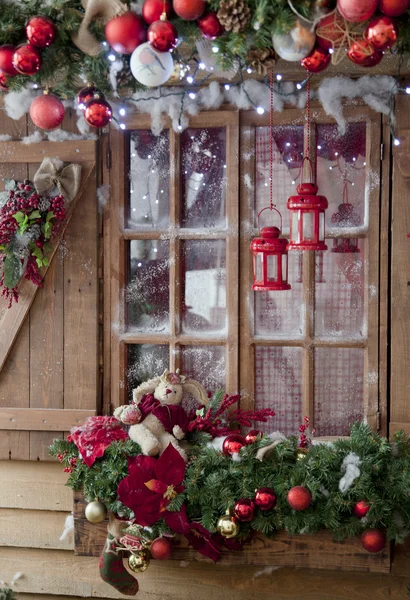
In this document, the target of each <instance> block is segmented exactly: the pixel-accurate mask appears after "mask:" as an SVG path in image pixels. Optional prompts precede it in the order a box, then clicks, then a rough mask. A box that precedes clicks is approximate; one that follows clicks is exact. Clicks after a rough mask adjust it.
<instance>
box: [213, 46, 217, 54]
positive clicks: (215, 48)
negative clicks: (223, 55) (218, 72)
mask: <svg viewBox="0 0 410 600" xmlns="http://www.w3.org/2000/svg"><path fill="white" fill-rule="evenodd" d="M212 52H213V53H214V54H218V52H219V48H218V46H212Z"/></svg>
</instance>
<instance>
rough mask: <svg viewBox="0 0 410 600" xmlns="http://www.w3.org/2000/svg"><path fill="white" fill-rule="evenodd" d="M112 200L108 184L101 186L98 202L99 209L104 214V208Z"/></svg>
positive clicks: (98, 191)
mask: <svg viewBox="0 0 410 600" xmlns="http://www.w3.org/2000/svg"><path fill="white" fill-rule="evenodd" d="M109 199H110V186H109V185H107V184H104V185H100V187H99V188H97V200H98V209H99V210H100V212H102V210H103V208H104V206H105V205H106V204H107V202H108V200H109Z"/></svg>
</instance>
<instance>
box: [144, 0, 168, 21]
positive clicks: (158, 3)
mask: <svg viewBox="0 0 410 600" xmlns="http://www.w3.org/2000/svg"><path fill="white" fill-rule="evenodd" d="M163 12H164V2H163V0H145V2H144V4H143V6H142V18H143V19H144V21H145V22H146V23H147V24H148V25H151V24H152V23H155V21H159V19H160V18H161V15H162V13H163ZM165 12H166V15H167V19H169V18H170V16H171V14H172V6H171V2H170V1H169V0H166V3H165Z"/></svg>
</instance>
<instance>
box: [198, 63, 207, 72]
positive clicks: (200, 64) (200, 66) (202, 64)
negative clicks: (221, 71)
mask: <svg viewBox="0 0 410 600" xmlns="http://www.w3.org/2000/svg"><path fill="white" fill-rule="evenodd" d="M198 67H199V68H200V69H202V70H204V69H206V67H205V64H204V63H203V62H200V63H199V65H198Z"/></svg>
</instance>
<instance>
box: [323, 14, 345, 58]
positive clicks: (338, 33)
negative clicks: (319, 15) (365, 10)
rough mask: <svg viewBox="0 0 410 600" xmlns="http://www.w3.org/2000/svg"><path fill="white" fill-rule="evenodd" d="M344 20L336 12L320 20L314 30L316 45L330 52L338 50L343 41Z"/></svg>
mask: <svg viewBox="0 0 410 600" xmlns="http://www.w3.org/2000/svg"><path fill="white" fill-rule="evenodd" d="M344 27H345V24H344V20H343V18H342V17H341V16H340V15H339V13H338V12H335V13H332V14H331V15H327V17H324V18H323V19H321V20H320V21H319V23H318V26H317V29H316V45H318V46H320V47H321V48H325V49H327V50H330V48H339V47H340V46H341V45H342V43H343V39H344V33H343V31H344Z"/></svg>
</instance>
